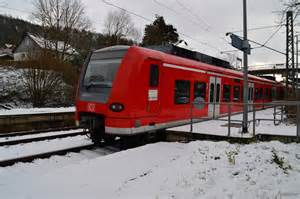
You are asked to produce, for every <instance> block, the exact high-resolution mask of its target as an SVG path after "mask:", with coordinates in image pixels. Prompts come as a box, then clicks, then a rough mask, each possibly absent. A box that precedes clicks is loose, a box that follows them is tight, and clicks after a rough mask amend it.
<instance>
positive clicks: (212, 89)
mask: <svg viewBox="0 0 300 199" xmlns="http://www.w3.org/2000/svg"><path fill="white" fill-rule="evenodd" d="M220 98H221V78H219V77H210V78H209V99H208V102H209V104H208V116H209V117H217V116H219V115H220Z"/></svg>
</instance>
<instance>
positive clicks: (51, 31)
mask: <svg viewBox="0 0 300 199" xmlns="http://www.w3.org/2000/svg"><path fill="white" fill-rule="evenodd" d="M33 4H34V7H35V10H34V12H33V13H32V16H33V18H34V19H35V20H36V21H37V22H38V23H40V24H41V25H42V27H43V30H44V35H43V36H44V37H46V38H47V39H50V40H51V43H50V44H47V45H46V46H48V47H49V48H51V49H52V50H53V48H54V49H55V51H56V55H57V57H60V58H61V59H64V58H65V55H66V54H72V53H74V51H72V49H71V45H72V43H73V42H76V41H72V36H73V34H74V31H75V30H85V29H88V28H90V26H91V23H90V20H89V19H88V18H87V17H86V15H85V9H84V6H83V4H82V2H81V0H34V1H33ZM59 41H62V42H59Z"/></svg>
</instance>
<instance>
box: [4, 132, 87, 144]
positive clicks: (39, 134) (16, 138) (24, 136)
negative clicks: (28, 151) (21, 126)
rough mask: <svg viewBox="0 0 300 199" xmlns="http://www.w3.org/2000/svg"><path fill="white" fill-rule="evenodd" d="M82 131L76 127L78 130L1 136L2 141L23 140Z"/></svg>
mask: <svg viewBox="0 0 300 199" xmlns="http://www.w3.org/2000/svg"><path fill="white" fill-rule="evenodd" d="M82 131H83V129H76V130H66V131H51V132H47V133H36V134H29V135H21V136H13V137H0V142H5V141H13V140H22V139H29V138H36V137H46V136H51V135H63V134H68V133H77V132H82Z"/></svg>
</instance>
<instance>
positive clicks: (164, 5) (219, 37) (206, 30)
mask: <svg viewBox="0 0 300 199" xmlns="http://www.w3.org/2000/svg"><path fill="white" fill-rule="evenodd" d="M153 2H155V3H156V4H158V5H160V6H161V7H164V8H166V9H168V10H169V11H171V12H174V13H175V14H177V15H181V16H183V17H185V19H187V20H188V21H190V22H192V23H194V24H195V22H194V20H191V19H190V18H187V17H186V16H184V15H183V14H182V13H180V12H178V11H177V10H175V9H174V8H171V7H169V6H167V5H166V4H163V3H161V2H160V1H158V0H153ZM177 3H179V5H180V6H181V7H182V8H184V9H185V10H189V13H191V10H190V9H189V8H187V7H186V6H185V5H184V4H183V3H180V2H177ZM198 20H199V19H198ZM201 21H204V20H202V19H201ZM205 23H206V22H205ZM196 25H198V26H197V27H198V28H201V29H202V30H204V31H205V32H210V33H212V34H215V35H214V36H215V37H217V38H218V39H221V40H222V41H223V42H225V44H227V45H230V43H229V42H228V41H227V40H226V39H225V38H224V37H221V36H219V35H218V34H216V33H214V32H212V31H211V30H209V29H207V28H203V27H202V26H203V24H199V23H198V22H197V23H196ZM206 26H207V27H210V29H211V26H209V25H208V24H207V23H206ZM210 47H212V45H210ZM230 47H231V45H230ZM214 48H215V49H218V48H217V47H214ZM218 51H219V52H221V51H220V50H219V49H218Z"/></svg>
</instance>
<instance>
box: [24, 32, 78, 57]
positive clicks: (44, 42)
mask: <svg viewBox="0 0 300 199" xmlns="http://www.w3.org/2000/svg"><path fill="white" fill-rule="evenodd" d="M27 35H28V36H29V37H30V38H31V39H32V40H33V41H34V42H35V43H36V44H37V45H39V47H41V48H47V49H50V50H56V43H55V42H54V41H50V40H48V39H45V38H43V37H41V36H38V35H33V34H31V33H27ZM64 47H65V49H66V50H65V52H66V53H68V54H79V53H78V52H77V51H76V50H75V49H74V48H73V47H72V46H71V45H69V44H66V45H65V43H64V42H63V41H57V49H58V51H59V52H63V51H64Z"/></svg>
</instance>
